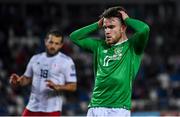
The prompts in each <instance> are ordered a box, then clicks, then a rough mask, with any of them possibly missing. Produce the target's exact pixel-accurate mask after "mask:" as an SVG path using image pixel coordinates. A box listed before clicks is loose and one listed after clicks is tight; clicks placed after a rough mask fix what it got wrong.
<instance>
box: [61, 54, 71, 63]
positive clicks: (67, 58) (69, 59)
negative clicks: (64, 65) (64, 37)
mask: <svg viewBox="0 0 180 117" xmlns="http://www.w3.org/2000/svg"><path fill="white" fill-rule="evenodd" d="M58 57H59V58H61V59H63V61H64V62H72V61H73V60H72V58H71V57H70V56H68V55H66V54H64V53H62V52H59V53H58Z"/></svg>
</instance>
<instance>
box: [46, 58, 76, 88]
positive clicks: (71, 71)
mask: <svg viewBox="0 0 180 117" xmlns="http://www.w3.org/2000/svg"><path fill="white" fill-rule="evenodd" d="M61 72H62V73H63V74H64V77H65V84H64V85H61V84H55V83H54V82H52V81H51V80H46V82H47V86H48V87H49V88H51V89H53V90H55V91H76V88H77V83H76V82H77V78H76V70H75V64H74V62H73V61H72V59H69V60H68V61H67V62H66V64H65V65H64V69H63V70H62V71H61Z"/></svg>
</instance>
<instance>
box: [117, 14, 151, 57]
mask: <svg viewBox="0 0 180 117" xmlns="http://www.w3.org/2000/svg"><path fill="white" fill-rule="evenodd" d="M120 13H121V14H122V17H123V19H124V21H125V24H126V25H127V26H129V27H131V28H132V29H133V30H134V31H135V33H134V34H133V36H132V42H133V47H134V49H135V52H136V54H141V53H142V52H143V51H144V48H145V46H146V43H147V40H148V37H149V31H150V28H149V26H148V25H147V24H146V23H144V22H142V21H140V20H137V19H132V18H129V17H128V16H127V14H126V13H125V12H123V11H121V12H120Z"/></svg>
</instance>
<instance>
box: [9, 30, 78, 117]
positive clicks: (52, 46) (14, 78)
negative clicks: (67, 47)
mask: <svg viewBox="0 0 180 117" xmlns="http://www.w3.org/2000/svg"><path fill="white" fill-rule="evenodd" d="M45 46H46V52H43V53H40V54H37V55H34V56H33V57H32V58H31V60H30V61H29V63H28V65H27V68H26V71H25V73H24V74H23V75H22V76H19V75H17V74H15V73H14V74H12V75H11V76H10V84H11V85H13V86H16V87H17V86H27V85H29V84H31V85H32V87H31V94H30V98H29V102H28V104H27V106H26V108H25V109H24V112H23V113H22V116H60V115H61V111H62V103H63V101H62V97H61V96H62V95H61V93H62V92H63V91H75V90H76V80H77V79H76V70H75V65H74V62H73V60H72V59H71V58H70V57H68V56H66V55H65V54H63V53H61V52H60V49H61V48H62V46H63V36H62V34H61V33H60V32H59V31H58V30H57V29H53V30H50V31H49V32H48V33H47V36H46V38H45Z"/></svg>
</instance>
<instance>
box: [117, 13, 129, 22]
mask: <svg viewBox="0 0 180 117" xmlns="http://www.w3.org/2000/svg"><path fill="white" fill-rule="evenodd" d="M119 13H120V14H121V16H122V19H123V20H125V19H126V18H129V16H128V14H127V13H126V12H125V11H119Z"/></svg>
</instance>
